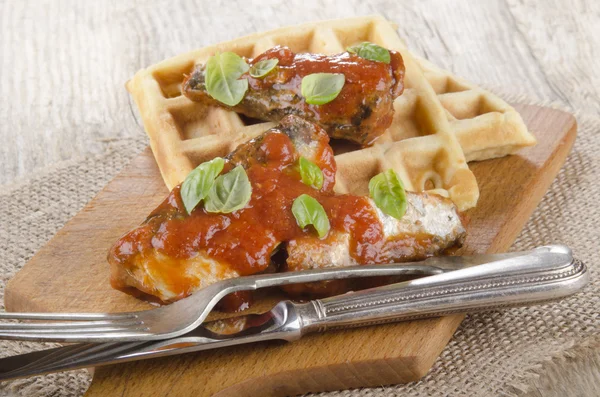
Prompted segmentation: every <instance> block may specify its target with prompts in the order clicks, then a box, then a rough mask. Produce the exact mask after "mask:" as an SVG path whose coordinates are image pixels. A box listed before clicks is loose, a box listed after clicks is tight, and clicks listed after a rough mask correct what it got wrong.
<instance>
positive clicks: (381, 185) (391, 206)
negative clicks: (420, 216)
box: [369, 169, 406, 219]
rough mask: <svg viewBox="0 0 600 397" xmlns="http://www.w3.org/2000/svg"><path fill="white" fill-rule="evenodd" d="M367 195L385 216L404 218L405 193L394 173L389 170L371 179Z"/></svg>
mask: <svg viewBox="0 0 600 397" xmlns="http://www.w3.org/2000/svg"><path fill="white" fill-rule="evenodd" d="M369 193H370V195H371V198H372V199H373V201H375V204H376V205H377V207H379V209H380V210H381V211H383V212H384V213H385V214H388V215H389V216H392V217H394V218H396V219H400V218H402V217H403V216H404V213H405V212H406V193H405V192H404V185H402V181H401V180H400V178H399V177H398V174H396V171H394V170H392V169H389V170H387V171H385V172H382V173H381V174H378V175H375V176H374V177H373V178H371V180H370V181H369Z"/></svg>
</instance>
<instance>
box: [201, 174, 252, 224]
mask: <svg viewBox="0 0 600 397" xmlns="http://www.w3.org/2000/svg"><path fill="white" fill-rule="evenodd" d="M251 196H252V185H251V184H250V180H248V175H247V174H246V171H245V170H244V167H242V166H241V165H238V166H237V167H235V168H234V169H232V170H231V171H229V172H228V173H226V174H225V175H221V176H219V177H218V178H217V179H216V180H215V183H214V185H213V186H212V188H211V189H210V192H208V196H206V199H204V209H205V210H206V211H207V212H220V213H224V214H226V213H229V212H233V211H237V210H239V209H242V208H244V207H245V206H246V204H248V202H249V201H250V197H251Z"/></svg>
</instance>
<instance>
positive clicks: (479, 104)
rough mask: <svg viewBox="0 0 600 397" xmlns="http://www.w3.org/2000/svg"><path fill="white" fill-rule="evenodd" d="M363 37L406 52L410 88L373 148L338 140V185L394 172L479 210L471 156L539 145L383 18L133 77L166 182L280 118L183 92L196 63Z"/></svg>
mask: <svg viewBox="0 0 600 397" xmlns="http://www.w3.org/2000/svg"><path fill="white" fill-rule="evenodd" d="M361 41H371V42H374V43H377V44H379V45H381V46H383V47H386V48H389V49H393V50H397V51H399V52H401V54H402V56H403V58H404V63H405V66H406V76H405V87H406V88H405V91H404V93H403V94H402V95H401V96H400V97H399V98H397V100H396V101H395V102H394V108H395V116H394V121H393V123H392V125H391V126H390V128H389V129H388V130H387V131H386V132H385V133H384V136H382V137H381V138H380V139H378V141H377V142H376V144H374V145H373V146H371V147H369V148H356V147H348V145H343V144H342V145H336V144H335V143H334V145H333V146H334V149H335V150H336V153H337V154H336V161H337V163H338V173H337V182H336V191H338V192H340V193H354V194H365V193H367V191H368V182H369V180H370V178H371V177H372V176H374V175H376V174H377V173H379V172H381V171H383V170H385V169H388V168H393V169H395V170H396V171H397V172H398V173H399V175H400V177H401V178H402V180H403V182H404V183H405V186H406V188H407V189H408V190H411V191H422V190H432V191H435V192H436V193H439V194H442V195H445V196H447V197H450V198H451V199H452V200H453V201H454V202H455V204H456V205H457V207H458V208H459V209H460V210H466V209H468V208H471V207H473V206H475V204H476V203H477V199H478V196H479V191H478V188H477V183H476V180H475V177H474V175H473V173H472V172H471V171H470V170H469V168H468V166H467V159H473V160H482V159H485V158H489V157H497V156H501V155H505V154H507V153H512V152H513V151H515V150H516V149H518V148H520V147H522V146H527V145H530V144H532V143H534V142H535V140H534V139H533V137H532V136H531V135H529V133H528V132H527V130H526V128H525V126H524V125H523V122H522V120H521V119H520V117H519V115H518V114H517V113H516V112H515V111H514V110H513V109H512V108H511V107H510V106H509V105H507V104H506V103H504V102H502V101H501V100H500V99H498V98H496V97H495V96H493V95H492V94H490V93H488V92H486V91H483V90H481V89H479V88H477V87H475V86H473V85H471V84H469V83H467V82H464V81H462V80H460V79H458V78H456V77H454V76H452V75H451V74H449V73H447V72H445V71H443V70H441V69H437V68H435V67H434V66H433V65H430V64H429V63H428V62H426V61H424V60H416V59H415V58H414V57H413V56H412V55H411V54H410V53H409V52H408V51H407V49H406V46H405V45H404V43H403V42H402V41H401V40H400V38H399V37H398V35H397V34H396V32H395V29H394V27H393V26H392V25H391V24H390V23H389V22H388V21H387V20H385V19H384V18H382V17H379V16H373V17H362V18H351V19H343V20H335V21H325V22H317V23H310V24H304V25H300V26H295V27H287V28H282V29H277V30H274V31H270V32H266V33H257V34H253V35H249V36H246V37H242V38H239V39H236V40H233V41H229V42H225V43H221V44H218V45H215V46H210V47H205V48H202V49H199V50H196V51H192V52H188V53H185V54H181V55H179V56H176V57H174V58H171V59H168V60H165V61H163V62H160V63H158V64H156V65H154V66H151V67H149V68H147V69H143V70H141V71H139V72H138V73H137V74H136V75H135V76H134V77H133V79H132V80H130V81H129V82H128V83H127V88H128V90H129V91H130V92H131V94H132V96H133V98H134V100H135V102H136V103H137V106H138V107H139V110H140V113H141V116H142V120H143V122H144V127H145V129H146V132H147V133H148V135H149V137H150V144H151V147H152V151H153V153H154V156H155V158H156V161H157V163H158V165H159V168H160V171H161V174H162V176H163V179H164V180H165V183H166V184H167V186H168V187H169V188H172V187H174V186H175V185H177V184H178V183H180V182H181V181H182V180H183V179H184V178H185V177H186V175H187V174H188V173H189V172H190V171H191V170H192V169H193V168H194V167H195V166H197V165H198V164H200V163H201V162H204V161H207V160H209V159H212V158H214V157H216V156H224V155H225V154H227V153H229V152H230V151H232V150H233V149H234V148H235V147H236V146H238V145H239V144H240V143H242V142H244V141H246V140H248V139H251V138H253V137H255V136H257V135H259V134H260V133H262V132H263V131H265V130H267V129H268V128H270V127H272V126H273V125H274V124H275V123H259V124H252V123H251V122H248V121H247V120H245V119H244V118H242V117H240V116H239V115H237V114H236V113H234V112H231V111H228V110H225V109H221V108H217V107H206V106H204V105H201V104H199V103H195V102H193V101H191V100H189V99H188V98H186V97H185V96H183V95H182V93H181V83H182V81H183V78H184V75H187V74H190V73H191V72H192V70H193V68H194V65H195V64H197V63H204V62H206V61H207V59H208V58H209V57H210V56H211V55H213V54H214V53H215V52H216V51H221V52H225V51H233V52H235V53H237V54H238V55H240V56H245V57H249V58H252V57H255V56H257V55H258V54H260V53H262V52H264V51H265V50H267V49H269V48H271V47H273V46H275V45H285V46H288V47H290V48H291V49H292V51H294V52H313V53H324V54H335V53H340V52H343V51H344V50H345V48H346V47H347V46H349V45H351V44H354V43H357V42H361ZM467 97H468V98H467ZM467 99H468V101H466V102H465V100H467ZM498 131H502V133H500V134H499V133H498ZM459 142H460V143H459ZM461 143H462V148H461ZM463 150H464V153H463Z"/></svg>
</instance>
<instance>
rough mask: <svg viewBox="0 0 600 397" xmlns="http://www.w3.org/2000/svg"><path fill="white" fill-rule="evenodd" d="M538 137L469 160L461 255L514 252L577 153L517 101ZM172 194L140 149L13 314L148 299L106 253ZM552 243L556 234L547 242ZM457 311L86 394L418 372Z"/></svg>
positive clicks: (155, 367) (261, 349)
mask: <svg viewBox="0 0 600 397" xmlns="http://www.w3.org/2000/svg"><path fill="white" fill-rule="evenodd" d="M517 109H518V110H519V111H520V112H521V114H522V116H523V118H524V120H525V122H526V123H527V125H528V126H529V128H530V130H531V131H532V132H533V133H534V134H535V135H536V137H537V138H538V140H539V144H538V145H537V146H536V147H534V148H530V149H527V150H525V151H523V152H522V153H521V154H520V155H515V156H509V157H505V158H501V159H495V160H487V161H484V162H478V163H471V164H470V166H471V168H472V169H473V171H474V173H475V175H476V177H477V179H478V182H479V186H480V189H481V198H480V201H479V203H478V205H477V207H476V208H474V209H472V210H470V211H468V212H467V216H468V217H469V224H468V237H467V241H466V244H465V246H464V248H463V250H462V252H463V253H475V252H500V251H505V250H507V249H508V248H509V247H510V245H511V244H512V242H513V241H514V239H515V238H516V236H517V234H518V233H519V232H520V230H521V228H522V227H523V225H524V224H525V222H526V221H527V219H528V218H529V216H530V214H531V213H532V212H533V210H534V209H535V207H536V206H537V204H538V203H539V201H540V200H541V198H542V197H543V195H544V192H545V191H546V190H547V188H548V187H549V186H550V184H551V183H552V180H553V179H554V177H555V176H556V174H557V173H558V171H559V169H560V167H561V166H562V164H563V163H564V161H565V158H566V156H567V154H568V153H569V151H570V149H571V147H572V145H573V142H574V139H575V135H576V122H575V119H574V118H573V116H571V115H570V114H568V113H565V112H561V111H558V110H552V109H548V108H542V107H537V106H517ZM166 193H167V191H166V188H165V187H164V185H163V183H162V180H161V179H160V176H159V172H158V169H157V167H156V165H155V162H154V159H153V158H152V155H151V153H150V152H149V151H146V152H144V153H143V154H141V155H140V156H138V157H137V158H136V159H135V160H133V162H132V163H131V164H130V165H129V166H128V167H127V168H126V169H125V170H123V171H122V172H121V174H119V175H118V176H117V177H116V178H115V179H114V180H113V181H112V182H110V183H109V184H108V185H107V186H106V187H105V188H104V189H103V190H102V191H101V192H100V193H99V194H98V196H97V197H96V198H95V199H94V200H92V201H91V202H90V203H89V204H88V205H87V206H86V207H85V208H84V209H83V210H82V211H81V212H80V213H79V214H78V215H77V216H75V217H74V218H73V219H72V220H71V221H70V222H68V223H67V224H66V225H65V227H64V228H63V229H61V230H60V231H59V232H58V233H57V235H56V236H55V237H54V238H53V239H52V240H51V241H50V242H49V243H48V244H47V245H46V246H45V247H44V248H42V249H41V250H40V251H39V252H38V253H37V254H36V255H35V256H34V257H33V258H32V259H31V260H30V261H29V262H28V263H27V264H26V265H25V267H24V268H23V269H22V270H21V271H20V272H19V273H18V274H17V275H16V276H15V277H14V278H13V279H12V280H11V281H10V282H9V284H8V286H7V290H6V295H5V305H6V308H7V310H9V311H124V310H137V309H144V308H147V307H148V306H147V304H145V303H143V302H141V301H138V300H137V299H135V298H132V297H130V296H128V295H125V294H123V293H121V292H118V291H115V290H112V289H111V288H110V286H109V284H108V265H107V263H106V259H105V257H106V252H107V250H108V248H109V247H110V246H111V244H112V243H113V242H114V241H115V240H116V239H117V238H118V237H119V236H120V235H121V234H122V233H124V232H126V231H127V230H129V229H131V228H132V227H134V226H136V225H137V224H139V223H140V222H141V221H142V220H143V219H144V217H145V216H146V215H147V213H148V212H149V211H150V210H152V209H153V208H154V207H155V206H156V205H157V204H158V203H159V202H160V201H162V199H163V198H164V196H165V194H166ZM549 243H550V242H549ZM462 318H463V317H462V316H461V315H455V316H448V317H444V318H438V319H429V320H420V321H411V322H405V323H399V324H388V325H383V326H377V327H367V328H362V329H354V330H347V331H337V332H330V333H328V334H324V335H309V336H307V337H305V338H303V339H302V340H300V341H298V342H295V343H293V344H282V343H264V344H258V345H249V346H242V347H232V348H227V349H221V350H217V351H208V352H202V353H197V354H187V355H182V356H177V357H169V358H162V359H155V360H148V361H142V362H135V363H128V364H121V365H115V366H109V367H104V368H100V369H98V370H97V371H96V373H95V376H94V381H93V382H92V385H91V387H90V389H89V390H88V395H90V396H104V395H117V394H119V395H123V396H137V395H145V396H153V395H156V396H162V395H177V396H184V395H195V396H199V395H215V394H217V395H221V396H230V395H231V396H253V395H273V396H275V395H293V394H299V393H304V392H308V391H322V390H337V389H346V388H353V387H361V386H376V385H385V384H393V383H402V382H408V381H413V380H417V379H419V378H421V377H422V376H423V375H425V373H426V372H427V371H428V370H429V368H430V367H431V365H432V364H433V362H434V361H435V359H436V358H437V356H438V355H439V353H440V352H441V350H442V349H443V348H444V346H445V345H446V344H447V342H448V340H449V339H450V338H451V337H452V334H453V333H454V331H455V330H456V328H457V327H458V325H459V324H460V322H461V320H462Z"/></svg>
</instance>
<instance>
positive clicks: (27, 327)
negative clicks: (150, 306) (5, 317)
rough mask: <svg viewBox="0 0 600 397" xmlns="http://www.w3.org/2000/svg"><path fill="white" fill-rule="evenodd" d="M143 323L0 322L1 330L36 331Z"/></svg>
mask: <svg viewBox="0 0 600 397" xmlns="http://www.w3.org/2000/svg"><path fill="white" fill-rule="evenodd" d="M141 324H143V321H142V320H137V319H131V320H130V319H124V320H112V321H105V320H98V321H72V322H66V323H58V322H57V323H0V332H3V331H15V330H21V331H36V330H44V329H53V330H57V329H60V330H63V329H81V328H94V327H103V326H104V327H107V326H120V327H132V326H134V325H141Z"/></svg>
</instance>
